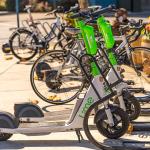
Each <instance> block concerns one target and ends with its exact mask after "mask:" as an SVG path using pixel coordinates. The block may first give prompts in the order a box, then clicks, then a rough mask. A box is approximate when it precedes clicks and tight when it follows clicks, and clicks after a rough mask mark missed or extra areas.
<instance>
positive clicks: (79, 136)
mask: <svg viewBox="0 0 150 150" xmlns="http://www.w3.org/2000/svg"><path fill="white" fill-rule="evenodd" d="M75 132H76V135H77V137H78V141H79V143H81V140H84V138H83V136H82V134H81V130H80V129H76V130H75Z"/></svg>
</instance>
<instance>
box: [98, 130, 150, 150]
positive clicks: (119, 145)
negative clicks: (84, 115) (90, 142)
mask: <svg viewBox="0 0 150 150" xmlns="http://www.w3.org/2000/svg"><path fill="white" fill-rule="evenodd" d="M149 138H150V132H149V133H145V132H134V133H132V134H131V135H130V134H126V135H124V136H123V137H121V138H119V139H107V138H105V137H103V136H101V141H99V142H100V143H101V144H102V145H106V146H109V147H111V148H113V150H150V141H149Z"/></svg>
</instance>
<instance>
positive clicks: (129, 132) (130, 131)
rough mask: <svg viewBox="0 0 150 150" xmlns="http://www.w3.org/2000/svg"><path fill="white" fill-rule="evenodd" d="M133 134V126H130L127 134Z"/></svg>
mask: <svg viewBox="0 0 150 150" xmlns="http://www.w3.org/2000/svg"><path fill="white" fill-rule="evenodd" d="M132 132H133V124H131V123H130V124H129V126H128V130H127V133H128V134H131V133H132Z"/></svg>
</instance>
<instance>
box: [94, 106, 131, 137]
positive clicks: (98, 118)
mask: <svg viewBox="0 0 150 150" xmlns="http://www.w3.org/2000/svg"><path fill="white" fill-rule="evenodd" d="M109 108H110V109H111V112H112V115H113V119H114V120H115V119H117V118H115V115H117V117H118V116H119V117H120V119H121V121H122V127H121V128H120V129H119V130H118V128H117V129H116V127H115V129H116V131H114V132H113V133H112V132H110V131H108V129H106V128H105V127H104V120H105V119H107V115H106V113H105V109H103V110H100V111H98V112H97V113H96V115H95V123H96V126H97V129H98V131H99V132H100V133H101V134H102V135H103V136H105V137H107V138H110V139H117V138H119V137H121V136H123V135H124V134H125V133H126V131H127V129H128V126H129V118H128V115H127V113H126V112H124V111H123V110H122V109H121V108H120V107H116V106H109ZM117 121H118V120H116V122H117ZM108 126H109V125H108V124H107V127H108ZM109 128H112V127H109ZM113 128H114V127H113Z"/></svg>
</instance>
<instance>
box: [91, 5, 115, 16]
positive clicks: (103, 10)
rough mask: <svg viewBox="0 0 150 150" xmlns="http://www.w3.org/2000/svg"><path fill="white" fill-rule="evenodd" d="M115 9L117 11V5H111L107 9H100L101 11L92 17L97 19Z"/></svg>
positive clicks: (92, 14)
mask: <svg viewBox="0 0 150 150" xmlns="http://www.w3.org/2000/svg"><path fill="white" fill-rule="evenodd" d="M113 9H116V6H115V5H109V6H108V7H106V8H103V9H100V10H97V11H95V12H93V13H91V16H92V17H97V16H100V15H102V14H104V13H107V12H109V11H112V10H113Z"/></svg>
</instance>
